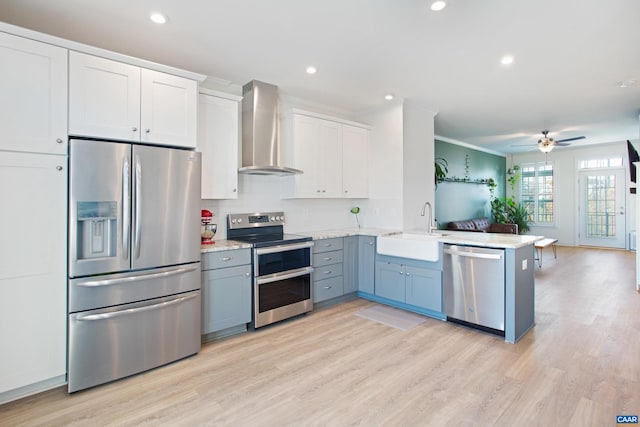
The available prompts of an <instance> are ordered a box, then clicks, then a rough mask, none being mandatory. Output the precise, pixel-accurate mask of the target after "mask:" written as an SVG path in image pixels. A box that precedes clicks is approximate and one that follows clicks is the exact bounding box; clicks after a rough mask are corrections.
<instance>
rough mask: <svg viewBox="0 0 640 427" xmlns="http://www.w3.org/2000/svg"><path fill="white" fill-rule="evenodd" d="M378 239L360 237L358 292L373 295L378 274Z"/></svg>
mask: <svg viewBox="0 0 640 427" xmlns="http://www.w3.org/2000/svg"><path fill="white" fill-rule="evenodd" d="M375 263H376V238H375V237H374V236H358V290H359V291H360V292H366V293H368V294H373V293H374V290H375V272H376V268H375V266H376V264H375Z"/></svg>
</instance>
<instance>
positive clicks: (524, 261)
mask: <svg viewBox="0 0 640 427" xmlns="http://www.w3.org/2000/svg"><path fill="white" fill-rule="evenodd" d="M526 269H527V260H526V259H523V260H522V270H526Z"/></svg>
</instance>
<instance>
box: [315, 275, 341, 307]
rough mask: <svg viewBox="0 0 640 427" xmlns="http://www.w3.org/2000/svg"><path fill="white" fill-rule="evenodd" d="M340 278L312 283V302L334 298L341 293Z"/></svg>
mask: <svg viewBox="0 0 640 427" xmlns="http://www.w3.org/2000/svg"><path fill="white" fill-rule="evenodd" d="M342 288H343V282H342V276H339V277H334V278H331V279H324V280H317V281H315V282H313V302H320V301H324V300H328V299H331V298H336V297H339V296H341V295H342V293H343V289H342Z"/></svg>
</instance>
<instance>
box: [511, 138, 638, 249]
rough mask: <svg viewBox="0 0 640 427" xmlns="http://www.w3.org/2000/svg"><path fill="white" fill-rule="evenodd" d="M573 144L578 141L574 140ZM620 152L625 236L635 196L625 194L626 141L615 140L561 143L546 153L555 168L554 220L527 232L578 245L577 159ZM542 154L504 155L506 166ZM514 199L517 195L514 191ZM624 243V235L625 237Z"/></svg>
mask: <svg viewBox="0 0 640 427" xmlns="http://www.w3.org/2000/svg"><path fill="white" fill-rule="evenodd" d="M575 145H579V142H576V143H575ZM613 156H621V157H622V158H623V161H624V171H625V177H626V179H625V182H626V183H627V185H626V188H625V194H626V201H625V203H626V209H625V212H626V220H625V223H626V224H625V228H626V230H625V236H628V232H629V231H630V230H633V229H635V216H636V212H635V211H636V209H635V196H630V195H629V186H630V183H629V168H628V165H627V146H626V142H615V143H610V144H598V145H591V146H585V147H573V146H572V147H565V148H556V149H554V150H553V151H552V152H551V153H549V154H548V157H547V159H548V161H549V162H553V166H554V170H555V186H556V200H555V209H556V214H557V217H556V224H555V226H553V227H545V226H536V225H535V224H534V225H533V226H532V227H531V231H530V232H529V233H528V234H535V235H542V236H545V237H553V238H556V239H558V243H559V244H562V245H569V246H576V245H578V229H579V217H578V204H579V194H578V161H580V160H586V159H595V158H600V157H613ZM544 161H545V155H544V154H543V153H541V152H539V151H538V150H536V151H530V152H527V153H522V154H516V155H513V157H512V158H509V159H507V168H510V167H511V166H513V165H514V164H518V165H522V164H524V163H531V162H544ZM507 195H508V196H510V195H511V189H510V188H507ZM515 196H516V199H518V195H517V194H516V195H515ZM626 241H627V247H628V237H627V238H626Z"/></svg>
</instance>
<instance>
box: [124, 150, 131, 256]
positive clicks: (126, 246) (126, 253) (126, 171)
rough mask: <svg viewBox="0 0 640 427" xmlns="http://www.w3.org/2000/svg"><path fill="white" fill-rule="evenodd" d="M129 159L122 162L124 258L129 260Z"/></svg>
mask: <svg viewBox="0 0 640 427" xmlns="http://www.w3.org/2000/svg"><path fill="white" fill-rule="evenodd" d="M129 175H130V171H129V159H128V158H127V157H125V158H124V159H123V160H122V258H124V259H127V258H129V233H130V231H131V206H130V200H131V198H130V195H129V182H130V181H131V180H130V177H129Z"/></svg>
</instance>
